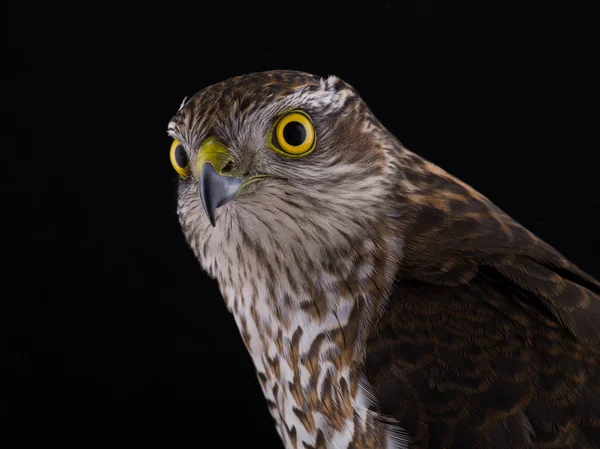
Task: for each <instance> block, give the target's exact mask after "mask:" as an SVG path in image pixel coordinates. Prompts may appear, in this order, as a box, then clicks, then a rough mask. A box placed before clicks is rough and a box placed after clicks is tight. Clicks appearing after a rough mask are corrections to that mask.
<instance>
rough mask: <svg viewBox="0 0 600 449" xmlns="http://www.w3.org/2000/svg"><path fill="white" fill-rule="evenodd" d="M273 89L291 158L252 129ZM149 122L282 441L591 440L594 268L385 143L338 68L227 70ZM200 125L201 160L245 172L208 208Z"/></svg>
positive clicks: (580, 443)
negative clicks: (174, 163) (333, 72)
mask: <svg viewBox="0 0 600 449" xmlns="http://www.w3.org/2000/svg"><path fill="white" fill-rule="evenodd" d="M293 108H300V109H302V110H304V111H306V113H307V114H308V115H309V116H310V117H311V120H312V122H313V123H314V127H315V132H316V136H317V143H316V148H315V149H314V151H313V152H311V153H310V154H309V155H307V156H305V157H300V158H293V159H292V158H286V157H282V156H281V155H280V154H277V153H275V152H273V151H271V149H270V148H269V145H268V136H269V132H270V130H271V129H272V127H273V123H274V122H275V120H276V119H277V117H279V116H280V115H281V114H283V113H285V111H288V110H290V109H293ZM168 132H169V134H170V135H171V136H173V137H174V138H176V139H178V140H179V141H180V142H181V145H183V148H184V149H185V151H186V153H187V155H188V157H189V160H190V173H191V174H192V176H189V177H187V178H182V179H181V181H180V187H179V201H178V215H179V218H180V222H181V226H182V229H183V232H184V234H185V236H186V238H187V240H188V242H189V243H190V246H191V247H192V249H193V251H194V253H195V254H196V257H197V258H198V260H199V261H200V263H201V265H202V267H203V268H204V269H205V270H206V271H207V272H208V273H209V274H210V275H211V276H213V277H215V278H216V279H217V280H218V282H219V286H220V290H221V292H222V294H223V297H224V299H225V302H226V305H227V307H228V308H229V309H230V311H231V312H232V313H233V315H234V317H235V320H236V322H237V324H238V326H239V328H240V332H241V335H242V338H243V339H244V342H245V344H246V346H247V348H248V350H249V352H250V354H251V355H252V358H253V360H254V363H255V366H256V369H257V373H258V378H259V381H260V383H261V385H262V387H263V391H264V393H265V398H266V401H267V404H268V406H269V408H270V410H271V412H272V414H273V417H274V419H275V421H276V424H277V428H278V430H279V433H280V435H281V438H282V440H283V441H284V444H285V445H286V447H289V448H353V449H359V448H390V449H393V448H412V447H422V448H426V447H427V448H451V447H452V448H500V447H503V448H514V449H517V448H542V447H565V448H567V447H573V448H574V447H578V448H586V447H589V448H591V447H598V446H600V432H599V429H600V349H599V337H600V284H599V283H598V282H597V281H596V280H595V279H593V278H591V277H589V276H588V275H587V274H585V273H583V272H582V271H581V270H579V269H578V268H577V267H575V266H574V265H572V264H571V263H569V262H568V261H567V260H566V259H565V258H564V257H562V256H561V255H560V254H558V253H557V252H556V251H555V250H554V249H552V248H551V247H549V246H548V245H546V244H545V243H543V242H541V241H540V240H539V239H537V238H536V237H535V236H534V235H533V234H531V233H530V232H529V231H527V230H525V229H524V228H523V227H522V226H520V225H519V224H517V223H516V222H515V221H513V220H512V219H511V218H509V217H508V216H507V215H506V214H504V213H503V212H502V211H501V210H499V209H498V208H497V207H496V206H494V205H493V203H491V202H490V201H489V200H488V199H487V198H485V197H484V196H483V195H481V194H480V193H478V192H476V191H474V190H473V189H472V188H470V187H469V186H467V185H465V184H464V183H462V182H460V181H459V180H457V179H456V178H454V177H453V176H451V175H450V174H448V173H446V172H445V171H443V170H442V169H440V168H439V167H437V166H435V165H434V164H432V163H430V162H428V161H426V160H424V159H422V158H421V157H419V156H417V155H416V154H414V153H412V152H410V151H409V150H407V149H406V148H404V147H403V146H402V144H401V143H400V142H399V141H398V140H397V139H396V138H395V137H394V136H393V135H391V134H390V133H389V132H388V131H387V130H386V129H385V128H384V127H383V126H382V124H381V123H379V121H378V120H377V119H376V118H375V117H374V116H373V114H372V113H371V111H370V110H369V108H368V107H367V105H366V104H365V103H364V102H363V101H362V99H361V98H360V96H359V95H358V93H357V92H356V91H355V90H354V89H353V88H352V87H351V86H349V85H348V84H346V83H344V82H343V81H342V80H340V79H338V78H336V77H329V78H326V79H322V78H319V77H317V76H314V75H310V74H305V73H300V72H293V71H273V72H262V73H255V74H249V75H244V76H241V77H236V78H233V79H230V80H226V81H223V82H221V83H218V84H215V85H213V86H210V87H208V88H206V89H204V90H202V91H201V92H199V93H198V94H196V95H195V96H194V97H192V98H190V99H189V100H188V101H186V102H185V104H184V105H183V107H182V108H181V109H180V110H179V112H177V114H176V115H175V117H174V118H173V120H172V121H171V123H170V124H169V127H168ZM208 137H214V138H216V139H217V140H218V141H219V142H220V145H222V148H226V151H227V155H228V157H230V159H228V160H229V161H230V163H229V164H228V168H227V173H225V172H221V171H219V170H220V169H219V168H217V167H216V169H217V171H219V174H218V175H216V176H236V177H239V178H240V179H242V180H244V179H250V177H252V176H255V175H260V176H261V178H260V180H259V181H258V182H253V183H251V184H248V185H245V184H242V185H243V186H244V187H242V188H241V190H240V191H239V193H238V195H237V197H236V198H235V200H233V201H229V200H228V202H227V203H226V204H223V205H221V206H220V207H219V208H218V209H216V212H215V214H216V215H215V216H216V225H215V226H214V227H213V226H212V225H211V223H210V221H209V219H208V217H207V213H206V212H205V207H206V205H203V203H202V201H201V195H200V194H199V192H198V189H199V187H198V186H199V183H200V174H201V171H202V169H203V168H202V167H200V166H196V165H197V164H199V162H197V161H200V159H197V152H198V148H199V147H200V144H201V143H202V142H203V141H205V139H206V138H208ZM219 148H220V149H219V151H225V150H222V149H221V147H219ZM202 161H204V159H202ZM202 182H205V181H202ZM200 187H203V186H200Z"/></svg>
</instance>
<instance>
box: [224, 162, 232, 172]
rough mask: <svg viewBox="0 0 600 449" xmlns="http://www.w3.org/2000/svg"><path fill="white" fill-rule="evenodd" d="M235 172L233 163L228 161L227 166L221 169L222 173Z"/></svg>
mask: <svg viewBox="0 0 600 449" xmlns="http://www.w3.org/2000/svg"><path fill="white" fill-rule="evenodd" d="M231 170H233V161H227V163H226V164H225V166H224V167H223V168H222V169H221V172H222V173H229V172H231Z"/></svg>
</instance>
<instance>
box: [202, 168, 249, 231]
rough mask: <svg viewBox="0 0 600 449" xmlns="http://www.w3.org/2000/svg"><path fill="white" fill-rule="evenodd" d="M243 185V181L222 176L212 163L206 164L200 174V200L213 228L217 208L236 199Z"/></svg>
mask: <svg viewBox="0 0 600 449" xmlns="http://www.w3.org/2000/svg"><path fill="white" fill-rule="evenodd" d="M241 185H242V180H241V179H239V178H236V177H234V176H221V175H220V174H218V173H217V172H216V171H215V168H214V167H213V166H212V164H211V163H210V162H205V163H204V165H203V166H202V171H201V172H200V198H201V199H202V205H203V206H204V210H205V211H206V215H208V219H209V220H210V224H211V225H213V227H214V226H215V217H216V213H217V208H218V207H221V206H222V205H223V204H226V203H228V202H229V201H231V200H232V199H234V198H235V197H236V195H237V192H238V190H239V188H240V186H241Z"/></svg>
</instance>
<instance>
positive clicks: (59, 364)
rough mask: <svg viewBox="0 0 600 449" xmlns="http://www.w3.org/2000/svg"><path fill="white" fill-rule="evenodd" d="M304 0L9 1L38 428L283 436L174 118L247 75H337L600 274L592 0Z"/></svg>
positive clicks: (12, 339)
mask: <svg viewBox="0 0 600 449" xmlns="http://www.w3.org/2000/svg"><path fill="white" fill-rule="evenodd" d="M483 4H486V6H482V5H483ZM294 5H296V6H295V8H296V9H295V10H294V11H285V13H286V14H288V15H285V16H277V15H275V14H277V13H281V12H282V9H281V7H282V4H275V5H273V7H271V8H266V7H265V8H262V9H260V10H258V9H254V10H251V9H249V7H245V9H240V6H239V5H235V4H234V3H229V2H227V3H222V4H218V5H216V9H213V10H212V11H211V10H210V9H211V8H215V5H212V4H211V5H210V7H209V6H206V7H202V3H201V2H198V4H197V5H196V7H195V8H194V9H186V8H181V7H178V6H176V5H175V4H174V3H173V2H166V3H164V4H160V5H158V4H156V5H151V2H147V3H146V4H145V5H143V6H142V5H140V6H139V8H137V9H136V8H134V7H133V6H127V7H125V3H123V2H122V3H121V4H113V5H109V4H108V3H105V2H103V3H101V4H98V5H96V6H94V5H93V4H89V3H87V2H82V3H80V5H79V6H76V5H70V6H58V5H55V4H54V2H47V4H46V6H39V5H32V4H30V3H25V2H12V3H10V2H9V3H7V4H5V6H4V8H5V12H6V14H3V19H2V22H3V23H2V28H3V33H4V37H5V38H4V40H3V42H4V43H5V44H6V47H5V50H3V56H2V59H3V60H4V62H5V64H3V66H4V68H3V69H2V78H3V80H4V82H3V91H4V94H3V95H4V98H5V101H3V102H2V108H3V109H4V112H5V113H8V119H7V120H6V121H5V123H4V124H5V125H8V126H7V127H6V128H5V131H4V133H3V142H4V148H3V151H2V161H3V163H2V181H3V190H2V193H3V206H4V207H3V211H4V213H3V220H2V222H3V224H4V228H5V232H4V239H3V240H4V245H3V247H4V251H3V255H4V266H5V267H7V269H5V270H4V275H3V281H2V283H3V287H4V288H3V294H2V297H3V298H2V303H3V305H5V306H8V308H7V311H6V313H3V314H2V315H3V318H5V320H6V324H5V325H4V327H3V329H6V330H7V333H6V339H5V341H6V345H3V348H4V349H5V350H6V351H5V354H6V356H7V357H3V358H4V359H5V360H6V363H5V364H4V368H3V370H2V371H8V373H9V375H10V380H9V382H7V383H3V385H2V387H1V389H0V392H1V394H2V413H3V414H4V415H7V417H8V422H10V423H11V424H10V428H11V429H12V430H14V431H15V435H18V437H19V441H21V442H23V445H25V443H24V442H25V441H27V440H30V439H33V438H43V439H45V440H46V441H48V442H56V443H60V444H61V445H63V446H70V445H74V446H77V447H89V446H91V445H93V444H94V443H96V442H99V441H102V442H105V443H108V444H111V445H119V446H120V445H121V444H123V443H127V444H131V445H132V446H133V447H143V446H147V445H149V444H153V443H156V442H160V443H162V444H161V445H162V446H164V447H208V446H210V445H209V444H208V441H209V439H212V438H216V439H217V440H216V441H218V439H220V442H219V443H218V446H219V447H238V446H239V445H240V444H242V443H244V444H245V445H249V446H250V447H254V446H256V447H263V448H266V447H279V446H278V445H279V439H278V436H277V434H276V432H275V430H274V428H273V426H272V423H271V418H270V416H269V415H268V411H267V407H266V406H265V403H264V400H263V398H262V394H261V392H260V388H259V385H258V383H257V381H256V378H255V375H254V370H253V367H252V365H251V361H250V358H249V356H248V355H247V354H246V351H245V349H244V347H243V344H242V341H241V338H240V337H239V334H238V330H237V328H236V326H235V324H234V321H233V319H232V317H231V316H230V315H229V314H228V313H227V311H226V310H225V307H224V304H223V302H222V299H221V298H220V295H219V293H218V291H217V287H216V284H215V283H214V282H213V281H211V280H209V279H208V278H207V277H206V276H205V275H204V273H203V272H202V271H201V269H200V267H199V265H198V264H197V263H196V261H195V260H194V257H193V255H192V253H191V251H190V250H189V249H188V247H187V246H186V244H185V241H184V239H183V236H182V234H181V232H180V230H179V226H178V223H177V220H176V216H175V214H174V211H175V185H176V182H177V175H176V174H175V172H174V171H173V170H172V168H171V166H170V163H169V158H168V149H169V145H170V139H169V138H168V137H167V135H166V126H167V123H168V121H169V119H170V118H171V116H172V115H173V114H174V113H175V112H176V111H177V109H178V107H179V105H180V103H181V101H182V99H183V98H184V96H190V95H193V94H194V93H195V92H196V91H198V90H200V89H202V88H203V87H205V86H207V85H209V84H211V83H214V82H217V81H219V80H221V79H224V78H228V77H231V76H234V75H239V74H242V73H247V72H252V71H260V70H268V69H299V70H303V71H309V72H314V73H316V74H319V75H323V76H325V75H329V74H336V75H338V76H340V77H341V78H343V79H344V80H346V81H348V82H349V83H350V84H352V85H353V86H354V87H355V88H356V89H357V90H358V91H359V92H360V93H361V94H362V96H363V97H364V98H365V100H366V101H367V102H368V103H369V105H370V106H371V108H372V110H373V111H374V113H375V114H376V115H377V116H378V117H379V118H380V120H381V121H382V122H383V123H384V124H385V125H386V126H387V127H388V128H389V129H391V130H392V131H393V132H394V133H395V134H396V135H397V136H398V137H399V138H400V140H401V141H402V142H403V143H404V144H405V145H406V146H408V147H409V148H410V149H412V150H413V151H415V152H417V153H419V154H421V155H423V156H425V157H426V158H428V159H430V160H432V161H433V162H435V163H437V164H438V165H440V166H442V167H443V168H445V169H446V170H448V171H450V172H451V173H453V174H455V175H457V176H458V177H459V178H461V179H462V180H464V181H465V182H467V183H469V184H471V185H473V186H474V187H475V188H477V189H478V190H480V191H481V192H483V193H484V194H486V195H487V196H489V197H490V198H492V200H493V201H495V202H496V203H497V204H498V205H499V206H500V207H501V208H502V209H504V210H505V211H506V212H508V213H509V214H510V215H512V216H513V217H514V218H516V219H517V220H518V221H519V222H521V223H522V224H524V225H525V226H526V227H528V228H529V229H530V230H532V231H533V232H534V233H536V234H537V235H539V236H540V237H542V238H543V239H545V240H546V241H548V242H549V243H550V244H552V245H553V246H555V247H556V248H557V249H559V250H560V251H561V252H563V253H564V254H565V255H567V256H568V257H569V258H570V259H571V260H572V261H574V262H575V263H577V264H578V265H580V266H581V267H582V268H583V269H584V270H586V271H588V272H590V273H591V274H593V275H595V276H597V277H598V276H600V264H599V262H598V259H597V257H598V250H599V249H600V245H599V243H600V240H599V237H598V220H599V218H600V181H599V180H598V167H597V165H596V157H597V156H596V153H597V151H598V149H599V143H600V138H599V137H598V123H599V122H598V120H599V114H598V100H600V95H599V87H598V79H599V78H600V70H599V69H598V67H597V66H596V65H595V64H596V61H597V60H598V54H599V49H600V46H598V37H599V28H600V15H599V14H597V13H596V12H593V11H591V10H585V9H583V8H581V7H575V6H564V7H563V8H562V9H550V8H551V7H549V6H544V7H543V8H539V7H536V6H533V5H532V4H528V2H523V1H514V2H508V1H507V2H498V4H497V5H496V6H491V2H463V3H462V4H459V3H457V2H440V4H434V3H432V2H430V1H410V2H402V4H401V5H397V4H395V3H392V2H391V3H381V2H377V1H371V2H368V3H367V4H364V5H362V6H360V5H357V6H350V5H348V6H340V5H337V6H331V7H327V8H326V7H324V6H323V5H321V7H320V8H319V9H314V6H312V5H310V4H306V5H302V4H299V3H294ZM564 5H567V4H566V3H564ZM4 349H3V350H4ZM3 421H4V422H7V421H6V420H4V418H3ZM216 444H217V443H215V445H216ZM14 447H17V446H14Z"/></svg>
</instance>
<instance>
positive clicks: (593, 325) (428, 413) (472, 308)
mask: <svg viewBox="0 0 600 449" xmlns="http://www.w3.org/2000/svg"><path fill="white" fill-rule="evenodd" d="M430 178H431V179H433V178H435V180H434V181H432V180H431V179H430V181H428V183H426V184H425V185H422V186H421V187H420V189H417V190H415V192H414V193H413V194H410V195H408V196H407V197H406V198H405V199H404V201H405V203H406V204H405V206H404V207H405V209H406V211H407V214H406V215H407V216H411V217H412V218H411V219H410V225H409V226H408V227H407V228H406V229H404V231H405V239H406V240H405V247H404V259H403V262H402V267H401V268H400V271H399V273H398V276H397V280H396V283H395V288H394V291H393V294H392V297H391V299H390V302H389V304H388V307H387V310H386V311H385V313H384V314H383V316H382V318H381V319H380V320H379V322H378V323H377V325H376V326H375V327H374V329H373V331H372V333H371V335H370V338H369V340H368V346H367V358H366V365H365V368H366V375H367V378H368V380H369V383H370V384H371V385H372V387H373V389H374V393H375V396H376V397H377V399H378V403H379V404H378V407H379V411H380V412H381V413H383V414H385V415H392V416H393V417H394V418H395V419H397V420H399V421H400V425H401V426H402V427H403V428H404V429H405V430H406V431H407V432H408V433H409V434H410V435H411V436H412V439H413V441H414V442H415V444H416V446H417V447H427V448H465V449H467V448H494V449H495V448H507V449H508V448H530V447H533V448H538V447H539V448H542V447H552V448H600V349H599V348H600V344H599V341H600V283H598V281H596V280H595V279H594V278H592V277H591V276H589V275H588V274H586V273H584V272H583V271H582V270H580V269H579V268H577V267H576V266H575V265H573V264H572V263H570V262H569V261H568V260H566V259H565V258H564V257H563V256H562V255H561V254H559V253H558V252H557V251H556V250H554V249H553V248H552V247H550V246H549V245H547V244H545V243H544V242H542V241H541V240H540V239H538V238H537V237H536V236H534V235H533V234H532V233H530V232H529V231H527V230H526V229H525V228H523V227H522V226H520V225H519V224H518V223H516V222H515V221H514V220H512V219H511V218H510V217H508V216H507V215H506V214H504V213H503V212H502V211H501V210H500V209H498V208H497V207H496V206H495V205H493V204H492V203H491V202H490V201H489V200H487V199H486V198H485V197H483V196H482V195H480V194H479V193H478V192H476V191H474V190H473V189H472V188H470V187H469V186H467V185H465V184H463V183H461V182H460V181H459V180H457V179H455V178H453V177H452V176H450V175H448V174H446V173H438V174H437V175H436V176H435V177H430Z"/></svg>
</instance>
